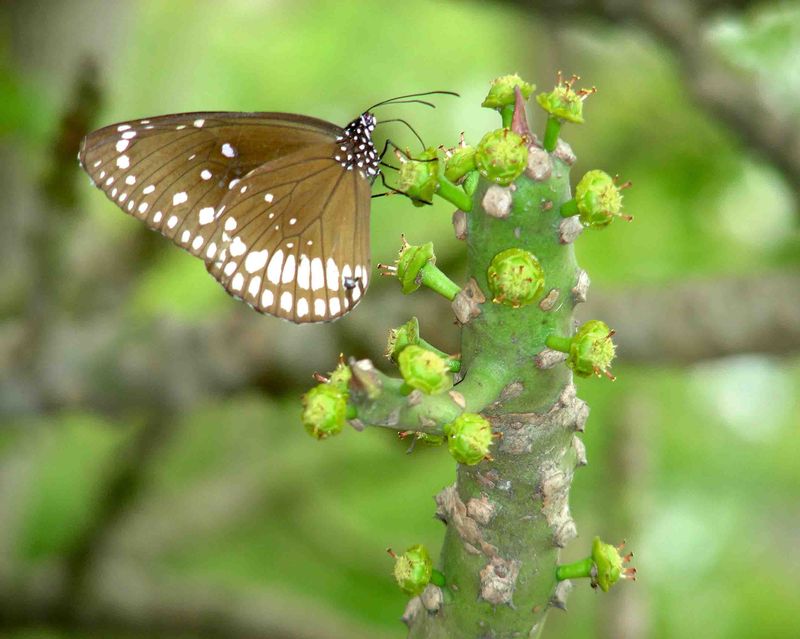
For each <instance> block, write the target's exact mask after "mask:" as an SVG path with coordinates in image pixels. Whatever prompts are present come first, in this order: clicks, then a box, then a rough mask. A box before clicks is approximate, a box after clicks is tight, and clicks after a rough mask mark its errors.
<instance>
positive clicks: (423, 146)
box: [378, 118, 426, 151]
mask: <svg viewBox="0 0 800 639" xmlns="http://www.w3.org/2000/svg"><path fill="white" fill-rule="evenodd" d="M389 122H402V123H403V124H405V125H406V126H407V127H408V130H409V131H411V133H413V134H414V137H415V138H417V140H419V143H420V144H421V145H422V150H423V151H424V150H425V148H426V147H425V142H423V141H422V138H421V137H420V135H419V133H417V132H416V131H415V130H414V127H413V126H411V125H410V124H409V123H408V122H406V121H405V120H403V119H402V118H392V119H391V120H381V121H379V122H378V124H388V123H389Z"/></svg>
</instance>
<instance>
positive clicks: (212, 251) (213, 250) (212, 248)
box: [206, 242, 217, 259]
mask: <svg viewBox="0 0 800 639" xmlns="http://www.w3.org/2000/svg"><path fill="white" fill-rule="evenodd" d="M216 254H217V243H216V242H211V244H209V245H208V248H206V257H207V258H208V259H212V258H213V257H214V256H215V255H216Z"/></svg>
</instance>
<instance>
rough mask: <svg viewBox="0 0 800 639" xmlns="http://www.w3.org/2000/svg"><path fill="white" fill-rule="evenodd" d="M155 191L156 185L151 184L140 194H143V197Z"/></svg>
mask: <svg viewBox="0 0 800 639" xmlns="http://www.w3.org/2000/svg"><path fill="white" fill-rule="evenodd" d="M155 190H156V185H155V184H151V185H150V186H146V187H144V190H143V191H142V193H144V194H145V195H150V194H151V193H152V192H153V191H155Z"/></svg>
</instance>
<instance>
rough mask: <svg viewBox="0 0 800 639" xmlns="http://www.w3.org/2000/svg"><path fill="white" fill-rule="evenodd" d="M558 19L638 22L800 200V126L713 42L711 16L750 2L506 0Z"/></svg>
mask: <svg viewBox="0 0 800 639" xmlns="http://www.w3.org/2000/svg"><path fill="white" fill-rule="evenodd" d="M502 2H503V3H504V4H511V5H514V6H516V7H518V8H519V9H520V10H521V11H523V12H525V13H534V14H538V15H540V16H542V17H545V18H547V19H548V20H550V21H552V22H554V23H558V22H560V23H562V24H563V23H565V22H566V21H568V20H569V21H570V24H573V25H574V21H575V19H576V18H581V17H584V18H585V17H590V18H601V19H603V20H607V21H610V22H612V23H614V24H633V25H635V26H638V27H640V28H642V29H643V30H644V31H645V32H646V33H649V34H650V35H651V36H653V37H654V38H655V39H656V40H657V41H658V42H659V43H660V44H662V45H664V46H665V47H666V48H667V49H668V50H669V51H670V52H671V53H672V55H673V56H674V57H675V59H676V61H677V62H678V63H679V65H680V67H681V70H682V75H683V79H684V83H685V85H686V87H687V88H688V89H689V92H690V94H691V96H692V98H693V99H694V100H695V102H696V103H697V104H698V106H700V107H701V108H702V109H704V110H706V111H707V112H708V113H709V114H711V115H712V116H713V117H714V119H716V120H719V121H721V122H723V123H724V124H725V125H727V127H728V128H729V129H730V130H731V131H732V132H733V133H734V135H736V136H738V137H739V138H740V139H741V140H742V142H744V143H745V144H746V145H747V146H748V147H750V148H751V149H753V150H754V151H755V152H756V153H758V154H760V155H761V156H763V157H764V158H765V159H766V160H767V161H768V162H770V163H771V164H772V165H773V166H775V168H776V169H778V170H779V171H780V172H781V174H782V175H783V176H784V178H785V180H786V183H787V185H788V186H789V188H790V189H792V190H793V192H794V195H795V198H796V199H797V201H800V124H798V122H797V118H796V117H794V116H792V115H791V114H790V113H788V112H786V111H783V110H782V109H781V108H780V107H779V106H778V105H777V104H774V103H771V102H770V101H769V96H767V95H765V93H764V91H763V89H762V88H761V86H759V83H758V78H756V77H753V76H752V75H751V74H749V73H747V72H745V71H742V70H736V69H735V68H734V67H733V66H732V65H731V64H730V63H726V62H725V61H724V60H721V59H720V56H719V55H718V52H717V51H715V50H714V47H713V46H712V45H711V44H710V43H709V42H708V39H707V37H706V35H707V33H706V27H707V20H708V17H709V15H711V14H713V13H715V12H721V11H726V10H742V9H746V8H751V7H753V6H756V5H757V4H758V3H757V2H753V1H747V0H738V1H737V0H728V1H725V0H533V1H531V0H502Z"/></svg>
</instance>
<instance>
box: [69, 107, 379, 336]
mask: <svg viewBox="0 0 800 639" xmlns="http://www.w3.org/2000/svg"><path fill="white" fill-rule="evenodd" d="M374 127H375V118H374V117H373V116H372V114H370V113H364V114H362V115H360V116H359V117H358V118H356V119H354V120H353V121H352V122H350V123H349V124H348V125H347V126H346V127H344V128H341V127H339V126H337V125H335V124H331V123H329V122H325V121H324V120H318V119H316V118H311V117H306V116H299V115H294V114H286V113H224V112H219V113H216V112H213V113H212V112H201V113H185V114H179V115H167V116H160V117H156V118H150V119H142V120H134V121H130V122H123V123H119V124H114V125H111V126H108V127H105V128H102V129H99V130H98V131H95V132H93V133H91V134H89V135H88V136H87V137H86V138H85V139H84V140H83V143H82V145H81V151H80V153H79V156H78V157H79V160H80V163H81V166H82V167H83V168H84V170H86V171H87V173H89V175H90V177H91V178H92V181H93V182H94V184H95V185H96V186H97V187H98V188H99V189H101V190H102V191H103V192H104V193H105V194H106V196H107V197H108V198H109V199H111V200H112V201H113V202H114V203H115V204H117V206H119V207H120V208H121V209H122V210H123V211H125V212H126V213H128V214H130V215H132V216H134V217H137V218H139V219H140V220H142V221H143V222H145V223H146V224H147V225H148V226H149V227H150V228H151V229H153V230H156V231H159V232H160V233H162V234H163V235H165V236H166V237H168V238H170V239H171V240H172V241H173V242H175V243H176V244H177V245H178V246H180V247H181V248H183V249H185V250H187V251H188V252H190V253H192V254H193V255H195V256H196V257H199V258H200V259H202V260H203V261H204V262H205V264H206V268H207V269H208V271H209V272H210V273H211V274H212V275H213V276H214V277H215V278H216V279H217V280H218V281H219V282H220V283H221V284H222V285H223V286H224V287H225V289H226V290H227V291H228V292H229V293H230V294H231V295H233V296H234V297H237V298H240V299H242V300H244V301H245V302H247V303H248V304H250V305H251V306H252V307H253V308H255V309H256V310H258V311H260V312H263V313H267V314H271V315H275V316H278V317H282V318H284V319H288V320H290V321H293V322H297V323H307V322H321V321H331V320H334V319H337V318H339V317H341V316H342V315H344V314H345V313H347V312H349V311H350V310H352V309H353V308H354V307H355V305H356V304H357V303H358V302H359V300H360V299H361V297H362V296H363V294H364V292H365V291H366V288H367V286H368V284H369V275H370V254H369V209H370V193H371V186H372V182H373V181H374V179H375V177H376V176H377V175H378V173H379V162H380V158H379V157H378V154H377V153H376V150H375V147H374V145H373V143H372V137H371V134H372V131H373V129H374Z"/></svg>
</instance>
